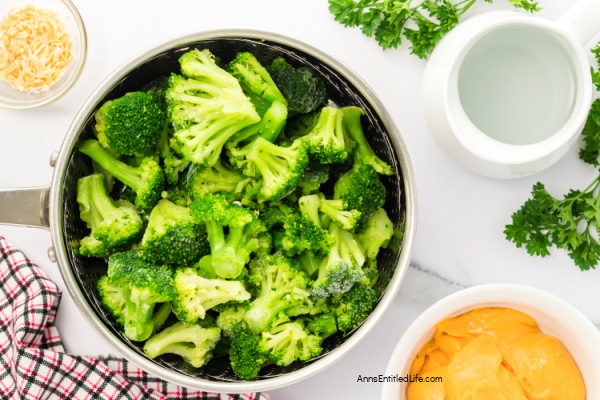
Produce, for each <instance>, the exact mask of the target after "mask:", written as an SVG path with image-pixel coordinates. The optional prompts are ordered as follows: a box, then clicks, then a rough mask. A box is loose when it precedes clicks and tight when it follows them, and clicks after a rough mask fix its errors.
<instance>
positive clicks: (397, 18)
mask: <svg viewBox="0 0 600 400" xmlns="http://www.w3.org/2000/svg"><path fill="white" fill-rule="evenodd" d="M328 1H329V11H330V12H331V14H333V16H334V19H335V20H336V21H337V22H339V23H341V24H342V25H344V26H346V27H352V28H354V27H358V28H360V29H361V31H362V33H363V34H364V35H366V36H368V37H373V38H375V40H376V41H377V43H378V44H379V46H380V47H381V48H383V49H384V50H385V49H393V48H397V47H399V46H400V45H401V44H402V41H403V38H406V39H407V40H408V41H409V42H410V43H411V52H412V53H413V54H415V55H417V56H418V57H420V58H427V57H428V56H429V54H430V53H431V52H432V51H433V49H434V48H435V46H436V45H437V44H438V42H439V41H440V40H441V39H442V38H443V37H444V36H445V35H446V34H447V33H448V32H450V30H452V29H453V28H454V27H455V26H456V25H457V24H458V23H459V22H460V18H461V17H462V15H463V14H464V13H465V12H467V10H468V9H469V8H471V6H473V4H475V3H476V2H477V1H478V0H461V1H458V2H452V1H450V0H424V1H422V2H419V3H418V4H416V5H414V3H413V1H412V0H328ZM484 1H485V2H488V3H491V2H492V1H493V0H484ZM508 1H509V2H510V3H511V4H512V5H513V6H515V7H516V8H521V9H523V10H526V11H530V12H535V11H539V9H540V8H539V6H538V2H537V1H533V0H508Z"/></svg>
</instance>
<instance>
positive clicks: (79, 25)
mask: <svg viewBox="0 0 600 400" xmlns="http://www.w3.org/2000/svg"><path fill="white" fill-rule="evenodd" d="M27 5H33V6H35V7H37V8H40V9H47V10H52V11H54V12H56V14H57V15H58V17H59V19H60V20H62V22H63V23H64V27H65V30H66V31H67V33H68V34H69V35H70V36H71V40H72V42H73V46H72V49H71V51H72V53H73V59H72V60H71V61H70V62H69V64H68V66H67V69H66V71H65V72H64V73H63V75H62V76H61V77H60V78H59V79H58V80H57V81H56V82H54V83H53V84H52V85H51V86H50V88H49V89H48V90H45V91H41V92H34V91H30V92H22V91H19V90H16V89H14V88H12V87H11V86H10V85H9V84H8V83H7V82H6V81H3V80H0V106H1V107H5V108H12V109H26V108H34V107H39V106H42V105H44V104H48V103H50V102H52V101H54V100H56V99H58V98H59V97H61V96H62V95H63V94H65V93H66V92H67V91H68V90H69V89H70V88H71V86H73V84H74V83H75V81H77V78H78V77H79V75H80V74H81V70H82V69H83V65H84V63H85V58H86V54H87V38H86V32H85V26H84V24H83V20H82V19H81V16H80V15H79V11H77V8H76V7H75V5H73V3H72V2H71V1H70V0H8V1H6V0H4V1H0V20H3V19H4V18H5V17H6V15H8V13H9V11H10V10H12V9H14V8H22V7H25V6H27Z"/></svg>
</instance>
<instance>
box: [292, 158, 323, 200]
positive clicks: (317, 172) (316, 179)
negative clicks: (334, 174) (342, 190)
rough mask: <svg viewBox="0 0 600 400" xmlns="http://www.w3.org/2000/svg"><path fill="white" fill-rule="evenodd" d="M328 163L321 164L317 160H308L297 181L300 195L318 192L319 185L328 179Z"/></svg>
mask: <svg viewBox="0 0 600 400" xmlns="http://www.w3.org/2000/svg"><path fill="white" fill-rule="evenodd" d="M330 167H331V166H330V165H329V164H322V163H320V162H319V161H317V160H309V161H308V164H307V165H306V167H305V168H304V174H303V175H302V178H300V181H298V188H299V189H300V195H302V196H305V195H308V194H314V193H318V192H319V190H320V188H321V185H322V184H324V183H325V182H327V181H328V180H329V176H330V173H331V172H330Z"/></svg>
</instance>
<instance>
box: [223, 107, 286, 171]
mask: <svg viewBox="0 0 600 400" xmlns="http://www.w3.org/2000/svg"><path fill="white" fill-rule="evenodd" d="M286 121H287V106H286V105H285V104H284V103H281V102H279V101H275V102H273V103H272V104H271V106H270V107H269V108H268V109H267V110H266V112H265V113H264V115H262V117H261V119H260V121H259V122H257V123H256V124H254V125H250V126H248V127H247V128H244V129H242V130H240V131H239V132H238V133H236V134H235V135H233V136H232V137H231V139H229V141H228V142H227V143H226V148H227V150H229V151H230V152H232V153H233V154H231V155H230V157H231V158H233V160H234V161H235V160H237V159H238V158H240V157H242V156H243V151H242V150H243V147H244V144H248V143H250V142H251V141H253V140H254V139H256V138H257V137H259V136H260V137H262V138H263V139H265V140H268V141H269V142H274V141H275V140H276V139H277V137H278V136H279V134H280V133H281V131H282V130H283V127H284V126H285V123H286ZM235 150H237V152H236V151H235ZM240 169H241V168H240Z"/></svg>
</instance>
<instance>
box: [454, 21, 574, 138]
mask: <svg viewBox="0 0 600 400" xmlns="http://www.w3.org/2000/svg"><path fill="white" fill-rule="evenodd" d="M570 60H571V54H569V51H568V50H567V48H565V47H563V45H561V42H560V39H558V37H556V36H553V34H552V33H551V32H549V31H548V32H547V31H543V30H541V29H533V28H531V27H528V26H524V25H523V26H514V25H513V26H509V27H504V28H500V29H498V30H495V31H493V32H491V33H488V34H487V35H486V36H484V37H482V38H481V39H480V40H479V41H478V42H477V43H476V44H475V45H474V46H473V47H472V48H471V49H470V50H469V52H468V54H467V55H466V57H465V59H464V60H463V64H462V66H461V68H460V70H459V76H458V91H459V98H460V101H461V104H462V107H463V109H464V110H465V112H466V114H467V116H468V117H469V119H470V120H471V121H472V122H473V124H474V125H475V126H476V127H477V128H479V130H481V131H483V132H484V133H485V134H487V135H488V136H490V137H492V138H494V139H496V140H498V141H501V142H504V143H508V144H516V145H520V144H530V143H535V142H538V141H541V140H544V139H546V138H548V137H550V136H551V135H552V134H553V133H555V132H557V131H558V130H559V129H560V128H561V127H562V126H563V125H564V123H565V122H566V121H567V119H568V117H569V115H570V114H571V112H572V111H573V107H574V103H575V88H576V75H575V69H574V66H573V64H572V62H571V61H570Z"/></svg>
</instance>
